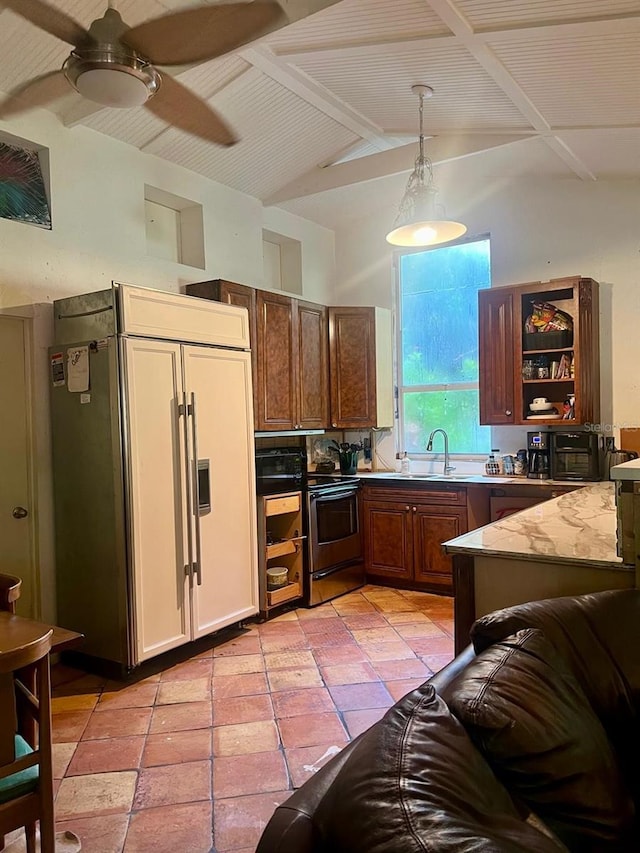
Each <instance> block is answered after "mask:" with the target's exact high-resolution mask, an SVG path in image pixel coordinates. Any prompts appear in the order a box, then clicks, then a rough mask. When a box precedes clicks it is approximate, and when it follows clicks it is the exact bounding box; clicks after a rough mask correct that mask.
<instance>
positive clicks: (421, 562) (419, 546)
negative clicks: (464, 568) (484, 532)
mask: <svg viewBox="0 0 640 853" xmlns="http://www.w3.org/2000/svg"><path fill="white" fill-rule="evenodd" d="M411 511H412V514H413V576H414V579H415V580H416V581H418V582H420V583H424V584H428V585H429V587H430V588H432V589H440V588H442V589H441V591H442V592H446V593H450V592H452V591H453V564H452V560H451V557H448V556H447V555H446V554H445V553H444V550H443V548H442V543H443V542H447V541H448V540H449V539H453V538H454V537H455V536H460V535H461V534H462V533H466V531H467V510H466V508H465V507H449V506H447V507H439V506H429V505H425V504H414V505H413V506H412V507H411Z"/></svg>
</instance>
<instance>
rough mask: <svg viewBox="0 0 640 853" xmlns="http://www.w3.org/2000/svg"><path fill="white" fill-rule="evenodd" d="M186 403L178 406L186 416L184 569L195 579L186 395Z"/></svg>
mask: <svg viewBox="0 0 640 853" xmlns="http://www.w3.org/2000/svg"><path fill="white" fill-rule="evenodd" d="M183 399H184V403H182V405H180V406H178V414H179V415H180V417H182V416H183V415H184V465H185V471H186V473H187V488H186V493H187V563H186V564H185V567H184V573H185V575H189V578H192V577H193V533H192V530H191V513H192V512H193V510H192V507H191V484H190V482H189V471H190V468H191V460H190V459H189V438H188V432H189V430H188V426H187V418H188V417H189V406H188V405H187V395H186V394H184V397H183Z"/></svg>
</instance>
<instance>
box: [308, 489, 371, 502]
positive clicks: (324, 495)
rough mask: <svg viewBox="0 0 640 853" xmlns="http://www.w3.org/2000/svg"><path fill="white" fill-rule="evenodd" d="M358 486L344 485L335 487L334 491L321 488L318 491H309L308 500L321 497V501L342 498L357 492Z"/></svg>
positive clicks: (315, 499)
mask: <svg viewBox="0 0 640 853" xmlns="http://www.w3.org/2000/svg"><path fill="white" fill-rule="evenodd" d="M358 490H359V488H358V486H356V487H355V488H353V487H346V488H344V489H336V490H335V491H333V490H332V491H329V490H325V489H323V490H322V491H320V492H309V500H312V501H317V500H318V498H321V499H322V500H323V501H338V500H342V498H350V497H351V496H352V495H357V494H358Z"/></svg>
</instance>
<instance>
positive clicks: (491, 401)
mask: <svg viewBox="0 0 640 853" xmlns="http://www.w3.org/2000/svg"><path fill="white" fill-rule="evenodd" d="M513 309H514V306H513V292H512V290H511V289H509V288H503V287H497V288H495V289H491V290H481V291H479V293H478V327H479V341H478V344H479V348H478V351H479V374H480V423H481V424H496V425H497V424H512V423H514V411H515V408H514V407H515V400H514V391H515V389H514V360H515V345H514V334H515V331H514V322H513ZM519 369H520V368H519V366H518V370H519Z"/></svg>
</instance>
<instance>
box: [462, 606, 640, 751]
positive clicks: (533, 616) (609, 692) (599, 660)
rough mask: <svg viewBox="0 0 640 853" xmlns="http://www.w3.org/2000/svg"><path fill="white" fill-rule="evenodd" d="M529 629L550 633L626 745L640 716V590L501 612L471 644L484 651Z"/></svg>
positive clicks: (478, 626) (478, 625)
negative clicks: (639, 650) (628, 736)
mask: <svg viewBox="0 0 640 853" xmlns="http://www.w3.org/2000/svg"><path fill="white" fill-rule="evenodd" d="M523 628H540V629H541V630H542V631H543V632H544V634H545V636H546V637H547V639H549V640H550V641H551V642H552V643H553V645H554V646H555V647H556V649H557V651H558V652H559V653H560V654H561V656H562V657H563V658H564V659H565V660H566V661H567V663H568V664H569V666H570V669H571V671H572V672H573V674H574V675H575V677H576V678H577V679H578V681H579V683H580V686H581V687H582V689H583V690H584V692H585V694H586V696H587V699H588V700H589V702H590V703H591V705H592V706H593V708H594V710H595V711H596V713H597V715H598V717H599V718H600V720H601V722H602V723H603V725H604V726H605V728H606V729H607V732H608V734H609V735H610V736H612V737H614V738H615V737H616V736H618V737H619V738H621V739H622V740H623V743H624V738H625V737H626V735H627V734H629V733H633V732H635V731H636V730H637V728H638V719H639V717H640V655H639V654H638V648H640V590H637V589H624V590H609V591H607V592H595V593H590V594H589V595H578V596H564V597H561V598H550V599H546V600H542V601H530V602H527V603H526V604H519V605H516V606H515V607H507V608H504V609H503V610H496V611H495V612H494V613H490V614H488V615H487V616H483V617H482V618H480V619H478V620H477V621H476V622H475V623H474V625H473V627H472V628H471V639H472V642H473V646H474V648H475V650H476V652H481V651H483V649H486V648H487V647H488V646H490V645H491V644H492V643H495V642H497V641H499V640H503V639H504V638H505V637H509V636H511V635H512V634H515V633H516V631H520V630H522V629H523ZM621 730H622V731H624V733H625V734H624V735H623V734H621ZM627 748H628V744H624V749H627Z"/></svg>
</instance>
